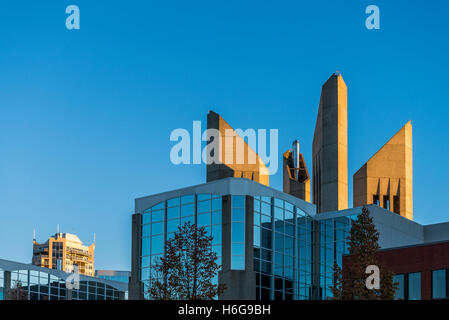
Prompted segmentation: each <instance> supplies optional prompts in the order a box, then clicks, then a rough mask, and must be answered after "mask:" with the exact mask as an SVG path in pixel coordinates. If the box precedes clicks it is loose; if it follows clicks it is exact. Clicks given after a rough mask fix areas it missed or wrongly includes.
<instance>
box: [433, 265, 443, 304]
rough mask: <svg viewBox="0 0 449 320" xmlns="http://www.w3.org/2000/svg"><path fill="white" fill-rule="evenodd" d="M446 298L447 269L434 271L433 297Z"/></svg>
mask: <svg viewBox="0 0 449 320" xmlns="http://www.w3.org/2000/svg"><path fill="white" fill-rule="evenodd" d="M444 298H446V270H434V271H432V299H444Z"/></svg>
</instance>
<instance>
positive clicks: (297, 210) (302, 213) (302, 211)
mask: <svg viewBox="0 0 449 320" xmlns="http://www.w3.org/2000/svg"><path fill="white" fill-rule="evenodd" d="M296 215H297V216H298V217H304V216H305V215H306V213H305V212H304V210H302V209H300V208H298V207H296Z"/></svg>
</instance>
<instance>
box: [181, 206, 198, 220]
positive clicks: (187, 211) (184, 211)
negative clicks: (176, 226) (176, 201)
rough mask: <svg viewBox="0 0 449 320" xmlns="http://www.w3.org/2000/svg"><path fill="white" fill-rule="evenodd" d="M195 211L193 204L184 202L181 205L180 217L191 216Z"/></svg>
mask: <svg viewBox="0 0 449 320" xmlns="http://www.w3.org/2000/svg"><path fill="white" fill-rule="evenodd" d="M194 213H195V208H194V204H193V203H192V204H185V205H182V206H181V217H186V216H191V215H193V214H194Z"/></svg>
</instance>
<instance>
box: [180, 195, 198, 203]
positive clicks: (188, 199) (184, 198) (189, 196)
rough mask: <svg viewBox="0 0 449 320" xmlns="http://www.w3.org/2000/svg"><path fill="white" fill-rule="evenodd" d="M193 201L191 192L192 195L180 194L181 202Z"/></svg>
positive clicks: (193, 197)
mask: <svg viewBox="0 0 449 320" xmlns="http://www.w3.org/2000/svg"><path fill="white" fill-rule="evenodd" d="M193 202H195V196H194V195H193V194H192V195H188V196H182V197H181V204H184V203H193Z"/></svg>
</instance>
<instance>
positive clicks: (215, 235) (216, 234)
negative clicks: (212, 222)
mask: <svg viewBox="0 0 449 320" xmlns="http://www.w3.org/2000/svg"><path fill="white" fill-rule="evenodd" d="M220 243H221V225H216V226H212V244H213V245H215V244H220Z"/></svg>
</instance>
